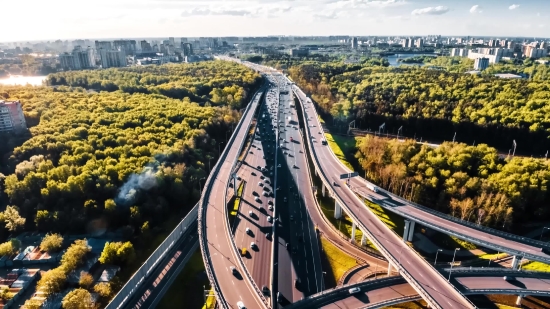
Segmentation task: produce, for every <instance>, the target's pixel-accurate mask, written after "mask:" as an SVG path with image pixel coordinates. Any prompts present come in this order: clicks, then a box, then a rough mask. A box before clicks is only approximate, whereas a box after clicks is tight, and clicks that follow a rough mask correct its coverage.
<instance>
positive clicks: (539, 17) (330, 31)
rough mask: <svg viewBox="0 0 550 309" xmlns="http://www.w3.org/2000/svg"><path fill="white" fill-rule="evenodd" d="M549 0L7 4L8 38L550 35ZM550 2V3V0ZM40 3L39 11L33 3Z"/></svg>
mask: <svg viewBox="0 0 550 309" xmlns="http://www.w3.org/2000/svg"><path fill="white" fill-rule="evenodd" d="M544 2H545V1H544V0H511V1H508V0H506V1H497V0H485V1H480V0H477V1H475V0H464V1H450V0H324V1H314V0H286V1H274V0H225V1H224V0H202V1H196V0H141V1H129V0H119V1H117V2H116V3H115V4H113V3H111V2H108V1H107V0H98V1H96V2H95V3H96V5H94V6H92V7H88V8H87V9H86V10H80V9H79V8H78V7H76V6H71V2H69V1H67V0H52V1H50V2H48V3H43V2H39V1H36V0H31V1H28V2H26V3H25V4H23V3H20V2H15V1H12V2H9V3H6V4H5V6H7V7H6V8H7V11H10V12H18V11H23V10H25V9H26V10H27V11H28V12H27V13H26V15H25V19H26V20H30V21H32V22H28V21H27V22H22V21H25V20H22V19H21V18H20V17H19V16H17V15H16V14H11V15H8V16H5V17H4V24H17V26H16V27H13V28H11V29H10V31H2V33H0V42H10V41H38V40H56V39H62V40H65V39H77V38H136V37H163V36H166V37H167V36H175V37H180V36H183V37H199V36H265V35H314V36H317V35H340V34H341V35H358V36H360V35H380V36H388V35H429V34H440V35H449V36H453V35H455V36H466V35H471V36H494V37H499V36H506V37H530V38H532V37H544V36H549V35H548V34H549V33H550V32H549V29H550V23H549V22H548V20H550V6H548V5H545V3H544ZM546 4H547V3H546ZM28 7H33V10H28Z"/></svg>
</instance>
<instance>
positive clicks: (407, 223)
mask: <svg viewBox="0 0 550 309" xmlns="http://www.w3.org/2000/svg"><path fill="white" fill-rule="evenodd" d="M410 226H411V221H409V220H405V229H404V230H403V241H407V240H408V239H409V229H410Z"/></svg>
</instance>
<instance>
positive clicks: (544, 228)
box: [539, 226, 550, 240]
mask: <svg viewBox="0 0 550 309" xmlns="http://www.w3.org/2000/svg"><path fill="white" fill-rule="evenodd" d="M546 229H549V230H550V227H546V226H545V227H543V228H542V231H541V232H540V239H539V240H542V233H544V230H546Z"/></svg>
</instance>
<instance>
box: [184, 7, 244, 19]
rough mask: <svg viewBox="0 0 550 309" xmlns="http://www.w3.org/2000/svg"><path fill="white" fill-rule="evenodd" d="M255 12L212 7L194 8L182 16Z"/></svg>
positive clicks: (233, 14)
mask: <svg viewBox="0 0 550 309" xmlns="http://www.w3.org/2000/svg"><path fill="white" fill-rule="evenodd" d="M254 13H255V12H252V11H250V10H246V9H224V8H218V9H210V8H204V7H203V8H193V9H191V10H186V11H183V12H182V13H181V16H182V17H188V16H205V15H218V16H220V15H227V16H247V15H253V14H254Z"/></svg>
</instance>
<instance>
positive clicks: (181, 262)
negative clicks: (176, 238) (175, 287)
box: [124, 222, 199, 309]
mask: <svg viewBox="0 0 550 309" xmlns="http://www.w3.org/2000/svg"><path fill="white" fill-rule="evenodd" d="M198 245H199V243H198V234H197V224H196V222H195V224H193V225H190V226H189V230H188V232H187V233H186V234H184V235H183V236H182V238H181V240H180V242H179V244H177V245H176V246H174V248H173V249H172V250H171V251H170V252H169V253H168V254H167V255H166V257H165V258H164V261H162V262H160V263H159V265H158V266H157V267H156V269H155V270H154V271H153V273H152V274H151V275H149V276H148V277H147V278H146V282H144V283H143V284H142V285H141V287H140V289H139V290H138V291H136V293H135V294H134V296H133V297H132V298H131V299H130V300H129V301H128V302H127V303H126V305H125V306H124V308H133V309H146V308H155V307H156V305H157V304H158V302H159V301H160V300H161V299H162V297H163V296H164V294H165V293H166V291H167V290H168V288H169V287H170V285H171V284H172V282H173V281H174V279H175V278H176V277H177V276H178V274H179V273H180V272H181V270H182V269H183V267H184V266H185V264H186V263H187V261H188V260H189V258H190V257H191V256H192V255H193V254H194V253H195V250H196V249H197V248H198Z"/></svg>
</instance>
